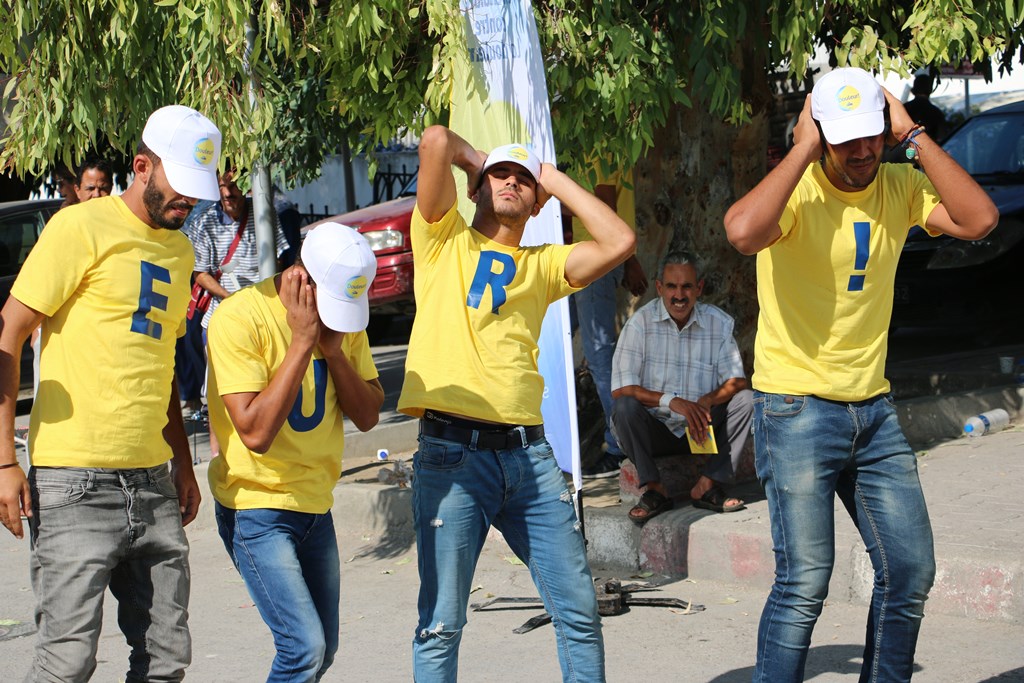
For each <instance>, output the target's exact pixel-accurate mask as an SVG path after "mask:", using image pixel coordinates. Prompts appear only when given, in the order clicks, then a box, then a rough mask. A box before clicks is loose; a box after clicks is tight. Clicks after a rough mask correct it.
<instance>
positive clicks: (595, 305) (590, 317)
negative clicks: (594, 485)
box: [572, 264, 623, 456]
mask: <svg viewBox="0 0 1024 683" xmlns="http://www.w3.org/2000/svg"><path fill="white" fill-rule="evenodd" d="M622 270H623V266H622V265H621V264H620V265H618V266H616V267H615V268H613V269H612V270H611V271H609V272H608V273H606V274H605V275H602V276H601V277H599V278H598V279H596V280H594V281H593V282H591V283H590V284H589V285H587V286H586V287H584V288H583V289H581V290H580V291H578V292H576V293H575V294H573V295H572V298H573V302H574V303H575V305H576V314H577V317H578V321H579V326H580V340H581V341H582V342H583V355H584V357H585V358H586V359H587V367H588V368H589V369H590V376H591V377H593V378H594V387H595V388H596V389H597V397H598V398H599V399H600V400H601V408H602V409H604V442H605V443H606V444H608V452H609V453H611V454H612V455H619V456H621V455H623V453H622V449H621V448H619V443H618V441H616V439H615V435H614V434H612V422H611V420H612V356H614V355H615V339H616V333H615V306H616V304H615V291H616V289H618V286H619V282H620V281H621V280H622Z"/></svg>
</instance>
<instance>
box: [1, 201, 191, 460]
mask: <svg viewBox="0 0 1024 683" xmlns="http://www.w3.org/2000/svg"><path fill="white" fill-rule="evenodd" d="M192 267H193V256H192V245H191V244H189V241H188V239H187V238H186V237H185V236H184V235H182V234H181V233H180V232H179V231H177V230H167V229H158V228H151V227H150V226H148V225H146V224H145V223H143V222H142V221H141V220H139V218H138V217H137V216H136V215H135V214H133V213H132V212H131V210H130V209H129V208H128V207H127V206H126V205H125V203H124V201H123V200H122V199H121V198H120V197H100V198H97V199H93V200H90V201H88V202H85V203H82V204H76V205H74V206H70V207H67V208H65V209H61V210H60V211H58V212H57V213H56V214H55V215H54V217H53V218H51V219H50V222H49V223H48V224H47V226H46V228H45V229H44V230H43V232H42V234H41V235H40V236H39V242H38V243H37V244H36V245H35V247H34V248H33V249H32V252H31V253H30V254H29V256H28V259H27V260H26V261H25V265H24V266H23V267H22V269H21V274H20V275H19V276H18V279H17V281H16V282H15V283H14V287H13V288H12V289H11V295H12V296H14V297H15V298H17V299H18V300H19V301H21V302H22V303H23V304H25V305H26V306H29V307H31V308H33V309H35V310H37V311H39V312H40V313H42V314H43V315H45V316H47V318H46V319H44V321H43V331H42V339H41V348H42V354H41V356H40V363H39V391H38V393H37V395H36V399H35V403H34V404H33V406H32V418H31V426H30V431H29V448H30V450H31V452H32V463H33V465H36V466H40V467H109V468H122V469H123V468H134V467H154V466H156V465H159V464H160V463H163V462H167V460H169V459H170V457H171V448H170V446H168V445H167V443H166V442H165V441H164V438H163V429H164V426H165V425H166V424H167V408H168V404H169V403H170V394H171V381H172V380H173V378H174V343H175V340H176V338H177V337H178V336H180V335H181V334H184V331H185V309H186V308H187V306H188V301H189V296H190V294H189V293H190V291H191V286H190V284H189V277H190V276H191V274H192Z"/></svg>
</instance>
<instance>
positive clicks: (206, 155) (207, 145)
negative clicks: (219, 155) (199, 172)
mask: <svg viewBox="0 0 1024 683" xmlns="http://www.w3.org/2000/svg"><path fill="white" fill-rule="evenodd" d="M216 151H217V150H216V148H215V147H214V146H213V140H211V139H210V138H203V139H202V140H200V141H199V142H197V143H196V148H195V149H194V150H193V151H192V158H193V159H195V160H196V162H197V163H200V164H202V165H203V166H206V165H207V164H209V163H210V162H211V161H213V155H214V153H215V152H216Z"/></svg>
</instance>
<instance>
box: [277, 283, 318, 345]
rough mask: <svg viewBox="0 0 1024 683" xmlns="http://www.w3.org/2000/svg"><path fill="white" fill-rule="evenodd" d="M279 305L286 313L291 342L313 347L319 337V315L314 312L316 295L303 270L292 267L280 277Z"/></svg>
mask: <svg viewBox="0 0 1024 683" xmlns="http://www.w3.org/2000/svg"><path fill="white" fill-rule="evenodd" d="M281 303H283V304H284V307H285V309H286V310H287V311H288V327H290V328H291V330H292V341H293V342H306V343H308V344H309V345H310V346H311V347H312V346H315V345H316V343H317V340H318V339H319V337H320V314H319V313H317V310H316V293H315V292H314V291H313V285H312V283H310V281H309V274H308V273H307V272H306V270H305V269H304V268H302V267H300V266H294V267H292V268H289V269H288V270H286V271H285V272H284V273H283V274H282V275H281Z"/></svg>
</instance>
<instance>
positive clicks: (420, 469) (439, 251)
mask: <svg viewBox="0 0 1024 683" xmlns="http://www.w3.org/2000/svg"><path fill="white" fill-rule="evenodd" d="M419 157H420V170H419V176H418V181H417V192H416V209H415V211H414V212H413V218H412V248H413V254H414V256H415V258H416V274H415V282H414V285H415V289H416V307H417V310H416V321H415V323H414V324H413V329H412V336H411V337H410V340H409V353H408V357H407V359H406V364H405V369H406V374H405V385H404V387H403V389H402V396H401V398H400V399H399V402H398V408H399V410H401V411H403V412H406V413H408V414H410V415H414V416H416V417H420V418H422V419H421V421H420V439H419V450H418V451H417V452H416V455H415V457H414V459H413V471H414V486H413V514H414V517H415V523H416V543H417V548H418V552H419V570H420V595H419V623H418V626H417V629H416V636H415V638H414V640H413V677H414V678H415V679H416V680H418V681H454V680H455V679H456V676H457V671H458V652H459V643H460V641H461V637H462V628H463V626H464V625H465V623H466V607H467V603H468V601H469V588H470V585H471V581H472V578H473V570H474V568H475V567H476V562H477V559H478V558H479V556H480V551H481V549H482V548H483V543H484V539H485V538H486V536H487V531H488V529H489V527H490V526H491V525H492V524H493V525H494V526H495V528H497V529H498V530H499V531H501V532H502V533H503V534H504V536H505V539H506V540H507V541H508V543H509V545H510V546H511V548H512V550H513V551H514V552H515V553H516V555H518V556H519V558H520V559H521V560H522V561H523V562H524V563H526V564H527V565H529V567H530V569H531V572H532V574H533V577H534V581H535V582H536V583H537V585H538V587H539V588H541V590H540V594H541V597H542V599H543V600H544V604H545V606H546V608H547V611H548V613H549V614H551V615H552V616H553V617H554V625H555V630H556V633H557V637H558V641H559V643H560V645H559V648H558V655H559V661H560V663H561V666H562V675H563V677H564V678H565V679H566V680H581V681H603V680H604V645H603V640H602V637H601V626H600V619H599V617H598V615H597V601H596V598H595V595H594V587H593V581H592V578H591V574H590V568H589V567H588V566H587V556H586V549H585V548H584V545H583V537H582V535H581V534H580V532H579V530H578V528H577V525H576V521H577V520H576V515H575V513H574V510H573V507H572V498H571V496H570V494H569V491H568V490H567V488H566V485H565V479H564V477H563V476H562V473H561V471H560V470H559V469H558V465H557V463H556V462H555V457H554V453H553V452H552V450H551V446H550V444H548V442H547V440H546V439H545V438H544V426H543V424H542V418H541V410H540V405H541V395H542V393H543V391H544V381H543V379H542V378H541V376H540V373H539V371H538V369H537V355H538V348H537V340H538V338H539V336H540V326H541V322H542V321H543V318H544V313H545V312H546V311H547V308H548V305H549V304H550V303H551V302H552V301H555V300H557V299H559V298H560V297H563V296H566V295H567V294H570V293H571V292H574V291H577V290H578V289H579V288H580V287H583V286H585V285H587V284H589V283H590V282H593V281H594V280H595V279H597V278H599V277H600V276H602V275H604V274H605V273H607V272H608V271H609V270H611V269H612V268H614V267H615V266H616V265H617V264H619V263H622V262H623V261H624V260H625V259H626V258H627V257H628V256H629V255H630V254H631V253H633V249H634V243H635V238H634V235H633V231H632V230H631V229H630V228H629V226H627V225H626V224H625V223H624V222H623V221H622V220H621V219H620V218H619V217H618V216H616V215H615V212H614V211H613V210H612V209H611V208H609V207H608V206H607V205H606V204H604V203H603V202H601V201H600V200H599V199H597V198H596V197H595V196H594V195H592V194H590V193H588V192H586V191H585V190H583V188H581V187H580V186H579V185H577V184H576V183H575V182H573V181H572V180H571V179H570V178H569V177H568V176H566V175H565V174H563V173H561V172H560V171H558V170H557V169H556V168H555V167H554V166H552V165H551V164H543V165H542V164H541V162H540V160H539V159H538V158H537V157H536V155H535V154H534V153H533V152H532V151H530V150H529V149H527V148H526V147H524V146H522V145H519V144H512V145H505V146H502V147H498V148H497V149H495V150H493V151H492V152H491V153H490V154H485V153H483V152H481V151H479V150H477V149H474V148H473V146H472V145H470V144H469V143H468V142H466V141H465V140H463V139H462V138H461V137H459V136H458V135H456V134H455V133H453V132H452V131H450V130H448V129H447V128H445V127H443V126H433V127H431V128H428V129H427V130H426V131H424V133H423V138H422V140H421V142H420V150H419ZM452 166H457V167H458V168H459V169H461V170H462V171H463V172H465V174H466V176H467V179H468V188H469V195H470V199H472V201H473V202H474V203H475V204H476V212H475V215H474V218H473V223H472V225H467V223H466V221H465V220H464V219H463V218H462V217H461V216H460V215H459V213H458V209H457V207H456V200H457V195H456V189H455V176H454V174H453V171H452ZM552 196H554V197H557V198H558V199H559V200H560V201H561V202H562V203H563V204H565V205H566V206H568V207H569V208H570V209H571V210H572V212H573V213H574V214H576V215H577V216H579V217H580V220H582V221H583V224H584V225H585V226H586V228H587V229H588V230H589V232H590V234H591V236H593V238H594V239H593V240H592V241H589V242H584V243H581V244H575V245H551V244H547V245H541V246H537V247H522V246H520V241H521V240H522V237H523V231H524V229H525V227H526V222H527V220H528V219H529V218H530V217H531V216H535V215H537V213H538V212H540V210H541V207H543V206H544V204H545V203H546V202H547V200H548V199H549V198H550V197H552Z"/></svg>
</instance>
